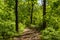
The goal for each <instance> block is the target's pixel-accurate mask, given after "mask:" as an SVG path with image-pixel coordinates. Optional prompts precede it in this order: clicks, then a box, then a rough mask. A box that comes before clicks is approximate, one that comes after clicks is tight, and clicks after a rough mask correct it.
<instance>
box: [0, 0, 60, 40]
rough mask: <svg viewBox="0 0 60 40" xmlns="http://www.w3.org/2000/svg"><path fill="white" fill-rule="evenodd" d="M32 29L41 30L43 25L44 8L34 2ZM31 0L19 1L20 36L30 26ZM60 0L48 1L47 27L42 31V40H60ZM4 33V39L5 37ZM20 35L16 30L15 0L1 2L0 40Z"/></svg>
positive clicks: (36, 1)
mask: <svg viewBox="0 0 60 40" xmlns="http://www.w3.org/2000/svg"><path fill="white" fill-rule="evenodd" d="M33 4H34V6H33V17H32V18H33V22H32V24H31V26H32V28H40V29H41V27H42V25H43V24H42V23H43V6H42V5H41V4H39V3H38V0H33ZM31 10H32V1H31V0H18V14H19V15H18V21H19V34H21V33H22V32H23V30H24V28H25V27H29V25H30V22H31V21H30V16H31ZM59 17H60V0H47V5H46V15H45V19H46V20H45V21H46V23H47V27H46V29H45V30H41V31H40V32H41V33H42V34H41V36H40V37H41V38H42V40H60V18H59ZM3 33H4V37H3ZM14 35H18V33H17V32H16V30H15V0H0V40H3V38H5V37H6V38H5V39H7V38H8V37H12V36H14Z"/></svg>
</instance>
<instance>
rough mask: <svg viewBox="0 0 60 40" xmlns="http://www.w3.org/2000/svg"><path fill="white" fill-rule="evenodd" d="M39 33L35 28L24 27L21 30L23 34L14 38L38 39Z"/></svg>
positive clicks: (22, 39)
mask: <svg viewBox="0 0 60 40" xmlns="http://www.w3.org/2000/svg"><path fill="white" fill-rule="evenodd" d="M39 35H40V34H39V33H38V32H37V31H36V30H32V29H29V28H26V29H25V30H24V32H23V35H22V36H21V37H19V38H15V39H14V40H40V36H39Z"/></svg>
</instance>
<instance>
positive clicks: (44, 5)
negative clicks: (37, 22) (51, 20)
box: [43, 0, 46, 29]
mask: <svg viewBox="0 0 60 40" xmlns="http://www.w3.org/2000/svg"><path fill="white" fill-rule="evenodd" d="M45 15H46V0H43V29H45V28H46V21H45Z"/></svg>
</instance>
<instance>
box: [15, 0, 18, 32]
mask: <svg viewBox="0 0 60 40" xmlns="http://www.w3.org/2000/svg"><path fill="white" fill-rule="evenodd" d="M15 3H16V4H15V13H16V14H15V15H16V31H17V32H18V0H15Z"/></svg>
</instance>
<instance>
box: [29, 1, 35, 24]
mask: <svg viewBox="0 0 60 40" xmlns="http://www.w3.org/2000/svg"><path fill="white" fill-rule="evenodd" d="M31 1H32V9H31V17H30V18H31V24H32V17H33V7H34V0H31Z"/></svg>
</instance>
